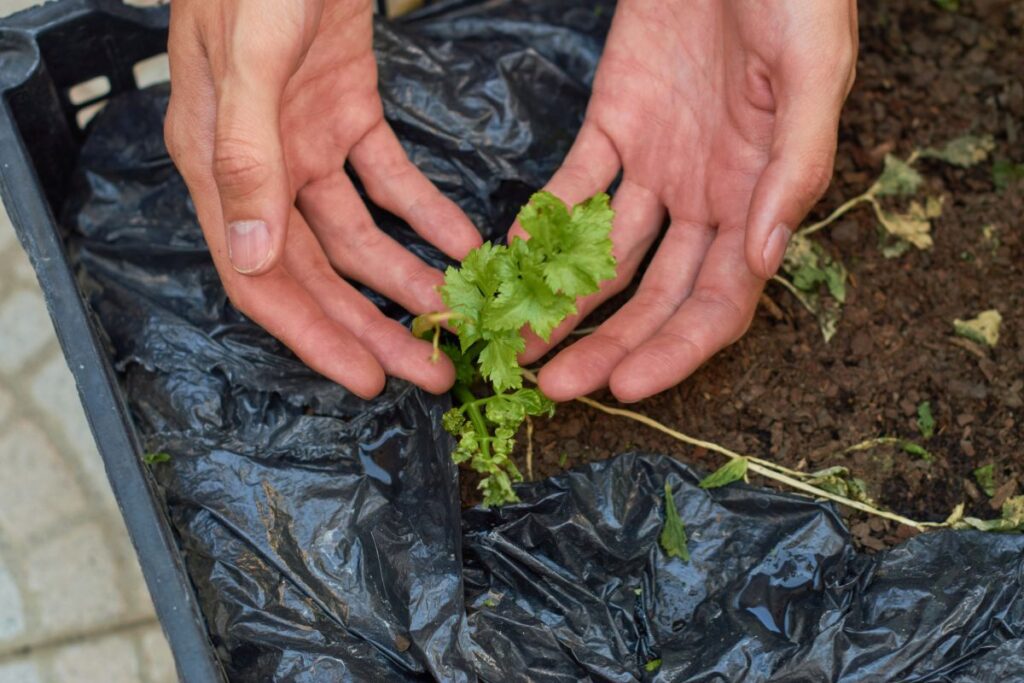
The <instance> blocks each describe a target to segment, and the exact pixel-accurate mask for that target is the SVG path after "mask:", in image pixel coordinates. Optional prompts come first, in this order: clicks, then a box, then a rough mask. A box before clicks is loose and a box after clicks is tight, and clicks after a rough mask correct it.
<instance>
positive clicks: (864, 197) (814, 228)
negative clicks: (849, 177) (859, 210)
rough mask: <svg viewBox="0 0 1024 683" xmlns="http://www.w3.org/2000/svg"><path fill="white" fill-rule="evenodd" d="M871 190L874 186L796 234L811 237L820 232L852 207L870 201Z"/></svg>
mask: <svg viewBox="0 0 1024 683" xmlns="http://www.w3.org/2000/svg"><path fill="white" fill-rule="evenodd" d="M873 190H874V186H872V187H871V188H870V189H868V191H867V192H865V193H864V194H859V195H857V196H856V197H853V198H852V199H848V200H846V201H845V202H843V203H842V204H840V205H839V206H838V207H837V208H836V210H835V211H833V212H832V213H830V214H829V215H828V217H826V218H824V219H822V220H820V221H818V222H817V223H812V224H811V225H808V226H807V227H806V228H801V229H800V230H797V232H798V233H799V234H801V235H804V236H807V235H812V234H814V233H816V232H818V231H819V230H821V229H822V228H825V227H827V226H829V225H831V224H832V223H834V222H835V221H837V220H839V218H840V217H842V215H843V214H844V213H846V212H847V211H849V210H850V209H852V208H853V207H855V206H857V205H858V204H860V203H861V202H867V201H871V199H872V198H873V197H872V191H873Z"/></svg>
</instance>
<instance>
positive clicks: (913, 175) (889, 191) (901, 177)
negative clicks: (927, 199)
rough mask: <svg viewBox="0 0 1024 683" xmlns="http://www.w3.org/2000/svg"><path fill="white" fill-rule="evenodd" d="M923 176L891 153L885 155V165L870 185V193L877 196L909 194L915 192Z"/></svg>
mask: <svg viewBox="0 0 1024 683" xmlns="http://www.w3.org/2000/svg"><path fill="white" fill-rule="evenodd" d="M922 182H923V178H921V174H920V173H918V172H917V171H916V170H914V167H913V166H911V165H910V164H908V163H907V162H905V161H903V160H902V159H900V158H899V157H896V156H893V155H892V154H886V155H885V167H884V168H883V170H882V175H880V176H879V177H878V180H877V181H875V184H874V186H873V187H872V194H875V195H877V196H879V197H883V196H899V195H910V194H914V193H915V192H917V188H918V187H920V186H921V183H922Z"/></svg>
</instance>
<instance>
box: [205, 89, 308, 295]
mask: <svg viewBox="0 0 1024 683" xmlns="http://www.w3.org/2000/svg"><path fill="white" fill-rule="evenodd" d="M285 82H286V79H283V78H282V79H267V78H260V75H259V74H250V73H246V71H245V70H242V71H238V70H236V71H235V72H234V73H232V75H231V76H229V77H228V78H226V79H225V80H224V81H223V83H222V87H221V91H220V94H219V97H218V104H217V127H216V134H215V138H214V156H213V177H214V180H215V182H216V184H217V191H218V193H219V194H220V202H221V210H222V211H223V213H224V226H225V229H226V231H227V245H228V256H229V257H230V259H231V264H232V265H233V266H234V267H235V270H237V271H239V272H240V273H245V274H247V275H257V274H260V273H264V272H266V271H268V270H270V269H271V268H272V267H273V266H274V264H275V263H276V262H277V259H278V257H280V255H281V253H282V251H283V248H284V241H285V232H286V227H287V224H288V212H289V209H290V207H291V205H292V204H293V203H294V197H293V195H292V192H291V184H290V181H289V178H288V171H287V168H286V166H285V159H284V150H283V147H282V143H281V130H280V109H281V94H282V92H283V90H284V84H285Z"/></svg>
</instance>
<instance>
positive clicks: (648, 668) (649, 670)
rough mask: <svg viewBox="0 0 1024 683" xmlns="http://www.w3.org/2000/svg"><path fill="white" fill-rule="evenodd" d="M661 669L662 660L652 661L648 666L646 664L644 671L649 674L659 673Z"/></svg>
mask: <svg viewBox="0 0 1024 683" xmlns="http://www.w3.org/2000/svg"><path fill="white" fill-rule="evenodd" d="M660 668H661V660H660V659H652V660H651V661H649V662H647V663H646V664H644V671H646V672H647V673H649V674H651V673H654V672H655V671H657V670H658V669H660Z"/></svg>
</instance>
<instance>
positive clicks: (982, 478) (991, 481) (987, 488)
mask: <svg viewBox="0 0 1024 683" xmlns="http://www.w3.org/2000/svg"><path fill="white" fill-rule="evenodd" d="M971 474H973V475H974V481H976V482H978V486H980V487H981V490H982V491H984V492H985V495H986V496H988V497H989V498H991V497H992V496H994V495H996V466H995V465H994V464H992V463H989V464H987V465H983V466H981V467H979V468H977V469H976V470H974V472H972V473H971Z"/></svg>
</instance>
